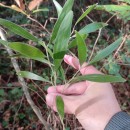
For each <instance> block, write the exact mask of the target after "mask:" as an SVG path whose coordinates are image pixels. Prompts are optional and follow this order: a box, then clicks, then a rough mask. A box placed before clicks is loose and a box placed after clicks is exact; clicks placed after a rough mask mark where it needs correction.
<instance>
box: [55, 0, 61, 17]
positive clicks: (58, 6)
mask: <svg viewBox="0 0 130 130" xmlns="http://www.w3.org/2000/svg"><path fill="white" fill-rule="evenodd" d="M53 3H54V4H55V7H56V10H57V14H58V17H59V16H60V14H61V12H62V9H63V8H62V7H61V5H60V4H59V3H58V2H57V1H56V0H53Z"/></svg>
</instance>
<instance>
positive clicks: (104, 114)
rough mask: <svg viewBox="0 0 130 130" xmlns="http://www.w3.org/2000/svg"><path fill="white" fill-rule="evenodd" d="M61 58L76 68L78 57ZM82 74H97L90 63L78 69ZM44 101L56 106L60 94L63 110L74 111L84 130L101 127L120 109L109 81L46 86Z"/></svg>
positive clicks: (53, 106)
mask: <svg viewBox="0 0 130 130" xmlns="http://www.w3.org/2000/svg"><path fill="white" fill-rule="evenodd" d="M64 61H65V62H66V63H67V64H69V65H71V66H72V67H74V68H75V69H80V65H79V61H78V59H76V58H74V57H72V56H69V55H65V57H64ZM80 72H81V74H82V75H87V74H101V72H99V71H98V70H97V69H96V68H94V67H93V66H87V67H83V68H81V69H80ZM47 92H48V94H47V96H46V102H47V104H48V105H49V106H50V107H51V108H52V109H53V110H54V111H57V109H56V103H55V98H56V96H57V95H60V96H61V97H62V98H63V100H64V104H65V112H66V113H69V114H74V115H75V116H76V118H77V119H78V120H79V122H80V123H81V125H82V126H83V127H84V128H85V129H87V130H104V128H105V126H106V125H107V123H108V121H109V120H110V118H111V117H112V116H113V115H114V114H116V113H117V112H119V111H121V109H120V107H119V104H118V102H117V100H116V97H115V94H114V92H113V89H112V86H111V84H110V83H97V82H90V81H83V82H79V83H75V84H72V85H71V86H69V87H68V88H66V89H65V85H58V86H56V87H54V86H53V87H50V88H48V91H47Z"/></svg>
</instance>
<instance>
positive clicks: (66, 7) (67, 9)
mask: <svg viewBox="0 0 130 130" xmlns="http://www.w3.org/2000/svg"><path fill="white" fill-rule="evenodd" d="M73 3H74V0H67V1H66V3H65V5H64V7H63V9H62V12H61V14H60V16H59V18H58V20H57V22H56V24H55V26H54V28H53V32H52V36H51V42H53V41H54V40H55V38H56V36H57V33H58V30H59V28H60V26H61V23H62V21H63V19H64V17H65V16H66V15H67V14H68V13H69V12H70V11H71V9H72V6H73ZM62 33H63V32H62Z"/></svg>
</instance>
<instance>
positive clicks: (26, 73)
mask: <svg viewBox="0 0 130 130" xmlns="http://www.w3.org/2000/svg"><path fill="white" fill-rule="evenodd" d="M18 75H19V76H21V77H23V78H28V79H33V80H39V81H43V82H48V83H51V82H50V81H48V80H46V79H44V78H43V77H41V76H38V75H36V74H34V73H32V72H29V71H20V72H18Z"/></svg>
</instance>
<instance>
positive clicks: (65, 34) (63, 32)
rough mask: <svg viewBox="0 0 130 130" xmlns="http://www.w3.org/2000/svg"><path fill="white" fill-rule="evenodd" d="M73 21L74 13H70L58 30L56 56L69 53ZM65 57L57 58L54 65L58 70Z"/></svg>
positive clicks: (54, 52)
mask: <svg viewBox="0 0 130 130" xmlns="http://www.w3.org/2000/svg"><path fill="white" fill-rule="evenodd" d="M72 19H73V12H72V11H70V12H69V13H68V14H67V15H66V16H65V18H64V20H63V21H62V23H61V26H60V28H59V30H58V33H57V36H56V39H55V44H54V50H53V54H54V55H55V54H56V53H59V52H65V51H67V48H68V42H69V38H70V34H71V26H72ZM63 57H64V55H62V57H61V58H60V59H57V58H56V59H54V65H55V69H56V70H57V69H58V68H59V66H60V64H61V61H62V59H63Z"/></svg>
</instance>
